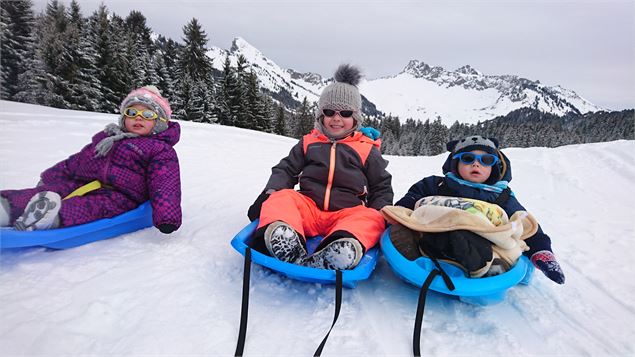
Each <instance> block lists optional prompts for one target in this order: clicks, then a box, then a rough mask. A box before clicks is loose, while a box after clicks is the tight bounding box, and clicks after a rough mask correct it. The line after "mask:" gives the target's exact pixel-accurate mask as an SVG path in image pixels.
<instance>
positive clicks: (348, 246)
mask: <svg viewBox="0 0 635 357" xmlns="http://www.w3.org/2000/svg"><path fill="white" fill-rule="evenodd" d="M363 255H364V250H363V248H362V244H361V243H360V242H359V241H358V240H357V239H355V238H348V237H347V238H339V239H337V240H334V241H332V242H331V243H329V244H328V245H327V246H326V247H324V248H322V249H321V250H319V251H317V252H315V253H314V254H312V255H310V256H308V257H307V258H306V259H304V261H302V262H301V263H300V264H301V265H304V266H308V267H311V268H319V269H329V270H346V269H352V268H354V267H355V266H356V265H357V264H358V263H359V261H360V260H361V259H362V256H363Z"/></svg>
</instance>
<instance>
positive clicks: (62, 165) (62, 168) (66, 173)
mask: <svg viewBox="0 0 635 357" xmlns="http://www.w3.org/2000/svg"><path fill="white" fill-rule="evenodd" d="M90 148H91V144H88V145H86V146H84V148H83V149H82V150H81V151H80V152H78V153H75V154H73V155H71V156H69V157H68V158H67V159H65V160H62V161H60V162H58V163H57V164H55V165H53V166H52V167H49V168H48V169H46V170H44V172H42V173H41V174H40V179H41V182H42V183H44V184H50V183H62V182H66V181H73V180H74V179H75V178H74V176H75V170H76V168H77V163H78V161H79V158H80V157H82V155H85V152H86V150H90Z"/></svg>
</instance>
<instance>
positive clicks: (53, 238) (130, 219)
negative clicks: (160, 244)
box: [0, 201, 152, 249]
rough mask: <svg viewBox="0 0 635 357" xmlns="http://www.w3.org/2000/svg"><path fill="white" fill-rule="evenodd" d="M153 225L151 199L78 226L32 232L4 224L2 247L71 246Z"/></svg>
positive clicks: (61, 247)
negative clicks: (107, 216) (135, 206)
mask: <svg viewBox="0 0 635 357" xmlns="http://www.w3.org/2000/svg"><path fill="white" fill-rule="evenodd" d="M151 226H152V206H151V205H150V202H149V201H147V202H144V203H142V204H141V205H140V206H139V207H137V208H135V209H133V210H131V211H128V212H126V213H123V214H120V215H118V216H115V217H112V218H104V219H100V220H97V221H94V222H90V223H86V224H81V225H78V226H71V227H64V228H58V229H49V230H41V231H30V232H22V231H16V230H14V229H10V228H2V229H1V230H0V248H1V249H10V248H26V247H36V246H43V247H47V248H53V249H67V248H73V247H77V246H79V245H83V244H87V243H91V242H95V241H98V240H103V239H108V238H113V237H116V236H119V235H122V234H125V233H130V232H134V231H137V230H140V229H143V228H147V227H151Z"/></svg>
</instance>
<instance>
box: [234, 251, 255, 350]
mask: <svg viewBox="0 0 635 357" xmlns="http://www.w3.org/2000/svg"><path fill="white" fill-rule="evenodd" d="M250 275H251V248H249V247H247V249H245V267H244V269H243V298H242V306H241V308H240V329H239V330H238V343H237V344H236V352H235V353H234V356H236V357H240V356H242V355H243V350H244V349H245V337H246V335H247V315H248V314H249V278H250Z"/></svg>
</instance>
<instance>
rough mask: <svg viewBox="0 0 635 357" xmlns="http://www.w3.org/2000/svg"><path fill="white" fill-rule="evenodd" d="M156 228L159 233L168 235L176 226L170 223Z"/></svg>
mask: <svg viewBox="0 0 635 357" xmlns="http://www.w3.org/2000/svg"><path fill="white" fill-rule="evenodd" d="M157 228H158V229H159V230H160V231H161V233H165V234H170V233H172V232H174V231H175V230H176V226H175V225H173V224H170V223H163V224H159V225H158V226H157Z"/></svg>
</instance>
